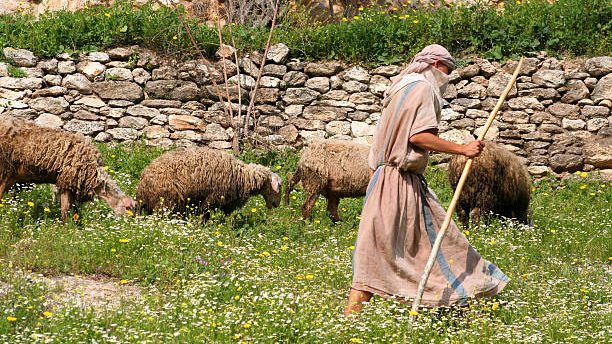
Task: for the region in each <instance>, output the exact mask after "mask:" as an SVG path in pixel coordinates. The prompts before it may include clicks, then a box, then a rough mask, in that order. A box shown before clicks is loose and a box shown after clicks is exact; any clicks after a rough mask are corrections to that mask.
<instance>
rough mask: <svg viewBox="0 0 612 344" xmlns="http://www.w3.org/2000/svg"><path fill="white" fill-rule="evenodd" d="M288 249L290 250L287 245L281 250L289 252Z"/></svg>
mask: <svg viewBox="0 0 612 344" xmlns="http://www.w3.org/2000/svg"><path fill="white" fill-rule="evenodd" d="M287 249H289V246H287V245H283V246H281V250H283V251H287Z"/></svg>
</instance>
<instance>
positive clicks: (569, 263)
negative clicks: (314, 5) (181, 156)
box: [0, 146, 612, 343]
mask: <svg viewBox="0 0 612 344" xmlns="http://www.w3.org/2000/svg"><path fill="white" fill-rule="evenodd" d="M100 148H101V150H102V152H103V155H104V157H105V161H106V163H107V164H108V166H109V171H110V173H111V175H112V176H113V177H114V178H115V179H116V180H117V181H118V182H119V184H120V185H121V186H122V187H123V188H124V190H126V191H127V192H128V193H129V194H131V195H133V194H134V189H135V185H136V183H137V179H138V175H139V173H140V171H141V170H142V169H143V168H144V167H145V166H146V165H147V163H148V162H149V161H150V160H151V159H153V158H154V157H156V156H158V155H159V154H161V150H158V149H149V148H143V147H141V146H136V147H132V148H130V147H125V146H114V147H110V146H101V147H100ZM242 158H243V159H245V160H247V161H256V162H260V163H263V164H265V165H267V166H270V167H271V168H272V169H274V170H278V172H279V173H280V174H281V175H282V176H283V177H284V176H285V174H286V173H287V172H290V171H291V170H292V169H293V168H294V166H295V163H296V161H297V154H296V153H295V152H289V151H286V152H267V153H266V152H257V151H252V150H250V151H246V152H245V153H243V155H242ZM427 178H428V181H429V185H430V187H431V188H433V189H434V190H435V191H436V193H437V194H438V196H439V197H440V199H441V201H442V202H443V204H444V205H445V206H446V205H447V204H448V201H449V199H450V197H451V194H452V190H450V189H449V187H448V186H447V182H446V180H445V173H444V171H442V170H439V169H437V168H430V169H429V171H428V175H427ZM534 187H535V190H534V199H533V203H532V207H533V211H534V222H535V226H534V227H531V228H530V227H525V226H521V225H518V224H516V223H513V222H511V221H503V220H494V221H492V222H491V223H490V224H489V225H482V226H479V227H476V228H471V229H470V232H469V234H468V235H467V237H468V239H469V240H470V242H471V243H472V244H473V245H474V247H475V248H476V249H477V250H478V251H479V252H480V253H481V254H482V255H483V256H484V257H485V258H487V259H489V260H491V261H493V262H494V263H496V264H497V265H498V266H499V267H500V268H501V269H502V270H503V271H504V272H505V273H506V274H507V275H508V276H509V277H510V278H511V282H510V283H509V285H508V286H507V287H506V289H504V291H503V292H502V293H501V294H500V295H499V296H497V297H496V298H494V299H486V300H479V301H475V302H473V303H472V304H471V306H470V307H469V308H468V309H464V310H455V309H451V310H448V309H430V310H425V311H423V312H422V313H421V314H420V315H419V321H418V323H417V324H416V325H415V326H414V327H412V328H411V327H410V325H409V316H408V311H409V305H403V304H398V303H395V302H392V301H388V300H384V299H380V298H375V299H374V301H373V302H372V303H371V304H369V305H368V306H367V307H366V308H365V310H364V312H363V314H362V315H361V316H359V317H357V318H353V319H345V318H343V317H342V316H341V313H342V309H343V307H344V305H345V299H346V294H347V291H348V286H349V283H350V279H351V256H352V246H353V245H354V242H355V236H356V234H357V227H358V223H359V221H358V216H359V213H360V210H361V203H362V199H344V200H342V202H341V205H340V214H341V216H342V218H343V219H344V221H342V222H341V223H339V224H337V225H333V224H332V223H331V222H330V220H329V219H328V218H327V215H326V213H325V201H324V200H320V201H319V202H318V203H317V205H316V207H315V210H314V217H313V219H312V221H303V220H301V218H300V205H301V202H302V201H303V200H304V194H303V192H302V191H301V190H300V189H298V191H295V192H294V193H292V198H293V199H292V200H291V204H290V205H289V206H285V205H281V207H279V208H277V209H273V210H268V209H266V208H265V205H264V201H263V198H261V196H257V197H253V198H251V200H250V201H249V203H248V204H247V205H246V206H245V207H243V208H241V209H239V210H237V211H235V212H234V213H233V214H231V215H227V216H226V215H223V214H220V213H215V214H214V216H213V217H212V219H211V220H210V221H208V222H206V223H201V221H200V220H199V218H198V217H195V216H194V217H190V218H186V219H185V218H180V217H173V216H150V217H123V218H119V217H115V216H114V215H113V214H112V213H111V212H110V210H109V208H108V207H107V206H106V205H105V204H103V203H102V202H100V201H96V202H93V203H89V204H85V205H83V206H81V208H80V209H79V215H80V217H79V219H78V221H77V222H76V223H75V222H73V221H69V222H68V223H66V224H60V223H59V221H58V218H59V205H58V204H55V203H53V202H52V201H51V197H52V195H51V190H50V188H49V187H48V186H36V187H33V188H23V189H21V190H18V191H14V192H11V193H10V194H9V195H7V196H5V197H4V198H3V200H2V203H1V204H2V206H1V207H0V219H1V221H0V290H2V286H3V284H4V285H6V286H7V287H6V288H5V289H6V290H7V294H6V295H5V296H4V297H2V296H0V341H1V342H10V343H19V342H22V343H26V342H27V343H31V342H45V341H50V342H58V343H75V342H92V341H94V340H95V341H98V342H100V341H103V342H138V343H141V342H164V343H166V342H175V343H184V342H194V343H202V342H215V343H237V342H241V341H242V342H250V343H256V342H257V343H279V342H282V343H297V342H299V343H304V342H305V343H323V342H325V343H354V342H362V343H407V342H449V343H455V342H461V343H463V342H470V343H474V342H475V343H488V342H493V341H499V342H505V343H513V342H517V341H518V342H530V343H541V342H580V343H582V342H586V343H602V342H609V341H610V338H611V333H610V328H611V325H612V321H611V320H612V318H611V314H610V311H611V308H610V304H611V301H612V300H611V295H612V290H611V287H610V285H611V283H610V282H611V280H610V264H611V262H612V261H611V260H610V259H611V258H610V257H612V245H611V243H612V240H610V239H611V238H610V229H611V227H612V213H611V211H610V201H611V198H612V190H611V189H612V184H610V183H605V182H602V181H600V180H597V179H596V177H594V176H590V175H589V176H586V177H581V176H580V175H575V176H572V178H570V179H568V180H565V181H556V180H553V179H545V180H543V181H540V182H538V183H536V184H535V185H534ZM28 202H30V203H28ZM45 208H47V209H48V211H46V210H45ZM17 270H20V271H28V270H29V271H33V272H35V273H44V274H49V275H63V274H78V275H88V274H93V273H95V274H98V275H107V276H109V277H112V278H115V279H116V280H117V281H119V280H127V281H128V284H129V285H137V286H139V287H141V288H142V294H143V298H142V299H139V300H136V301H126V302H124V303H122V305H121V306H120V307H119V308H117V309H110V310H107V311H100V310H97V311H94V310H87V309H80V308H78V307H77V306H73V305H70V304H66V305H64V307H58V308H56V309H53V308H52V307H51V306H50V305H49V302H48V301H49V300H48V299H47V298H48V297H49V290H48V288H47V287H45V285H43V284H41V283H39V282H35V281H32V280H30V279H28V278H27V277H25V276H23V275H21V274H16V271H17ZM0 295H1V292H0ZM43 312H50V313H47V315H44V313H43ZM49 315H50V316H49ZM9 319H11V320H14V321H9Z"/></svg>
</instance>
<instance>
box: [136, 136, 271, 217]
mask: <svg viewBox="0 0 612 344" xmlns="http://www.w3.org/2000/svg"><path fill="white" fill-rule="evenodd" d="M280 187H281V179H280V177H279V176H278V175H277V174H276V173H273V172H272V171H270V169H269V168H267V167H264V166H261V165H257V164H246V163H244V162H242V161H240V160H238V159H236V158H235V157H234V156H233V155H231V154H229V153H226V152H223V151H219V150H213V149H209V148H203V147H192V148H186V149H178V150H175V151H170V152H166V153H164V154H163V155H161V156H160V157H158V158H157V159H155V160H153V161H152V162H151V164H149V165H148V166H147V167H146V168H145V169H144V171H143V172H142V174H141V177H140V182H139V183H138V187H137V189H136V199H137V201H138V203H139V206H140V209H141V211H143V212H144V213H147V214H150V213H152V212H153V211H157V210H162V209H164V208H165V209H168V210H170V211H174V212H184V211H185V210H187V207H192V206H193V207H195V209H196V210H197V211H198V212H200V213H205V212H206V211H207V210H209V209H213V208H219V209H221V210H222V211H223V212H224V213H226V214H229V213H231V212H232V211H233V210H235V209H236V208H238V207H241V206H243V205H244V204H245V203H246V202H247V200H248V199H249V197H250V196H253V195H262V196H263V197H264V199H265V201H266V206H267V207H268V208H272V207H278V205H279V203H280V200H281V193H280Z"/></svg>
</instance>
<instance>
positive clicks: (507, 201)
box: [448, 141, 531, 228]
mask: <svg viewBox="0 0 612 344" xmlns="http://www.w3.org/2000/svg"><path fill="white" fill-rule="evenodd" d="M466 161H467V158H466V157H465V156H459V155H455V156H453V157H452V158H451V160H450V162H449V164H448V181H449V182H450V185H451V187H452V188H453V189H455V188H456V187H457V184H458V183H459V178H460V177H461V173H462V172H463V167H464V166H465V162H466ZM530 198H531V178H530V176H529V173H528V172H527V168H526V167H525V166H524V165H523V164H522V163H521V161H520V160H519V158H518V157H517V156H516V155H514V154H512V153H511V152H510V151H508V150H507V149H505V148H504V147H503V146H501V145H499V144H497V143H494V142H491V141H487V142H486V143H485V147H484V150H483V151H482V154H481V155H480V156H478V157H477V158H475V159H474V162H473V163H472V168H471V170H470V174H469V175H468V177H467V179H466V181H465V184H464V187H463V191H462V192H461V195H460V196H459V202H458V204H457V215H458V216H459V220H460V221H461V223H462V224H463V226H464V227H466V228H467V227H468V226H469V222H470V216H472V223H474V224H478V223H479V222H480V217H481V216H483V215H486V214H488V213H494V214H497V215H501V216H504V217H508V218H516V219H517V220H519V221H520V222H522V223H525V224H527V223H528V208H529V201H530Z"/></svg>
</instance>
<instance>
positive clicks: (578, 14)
mask: <svg viewBox="0 0 612 344" xmlns="http://www.w3.org/2000/svg"><path fill="white" fill-rule="evenodd" d="M413 3H415V4H416V3H417V1H413ZM505 3H506V5H505V6H504V7H505V8H504V10H503V11H502V10H500V9H499V8H496V7H493V6H488V5H486V4H485V3H484V2H479V3H478V4H476V5H473V6H454V5H448V6H442V7H439V8H428V7H427V6H425V7H418V6H416V5H415V6H406V7H401V6H400V7H399V8H397V9H396V10H391V11H388V10H387V9H385V10H384V11H383V10H381V9H379V8H376V7H370V8H365V9H363V10H362V11H360V12H359V13H358V15H356V16H354V17H352V18H344V19H345V20H344V21H343V20H340V21H339V22H332V23H320V22H316V21H315V20H314V19H312V18H310V17H309V16H308V15H307V14H306V12H304V11H300V10H292V11H289V13H288V14H287V15H286V16H284V17H283V18H281V20H280V22H279V25H278V27H277V28H276V29H275V31H274V35H273V43H279V42H282V43H285V44H287V45H288V46H289V47H290V49H291V53H290V54H291V57H294V58H300V59H306V60H320V59H336V60H343V61H346V62H350V63H359V64H364V65H370V66H375V65H381V64H390V63H397V62H407V61H408V60H409V59H410V58H411V57H412V56H413V55H414V54H415V53H416V52H418V51H419V50H421V49H422V48H423V47H424V46H426V45H428V44H432V43H438V44H442V45H444V46H445V47H447V48H448V49H449V51H450V52H451V53H453V54H454V55H456V56H460V57H462V56H465V57H470V56H473V55H479V56H484V57H487V58H491V59H495V60H502V59H507V58H510V57H516V56H519V55H525V54H528V55H533V54H535V53H537V52H539V51H541V50H545V51H547V52H548V53H549V54H551V55H555V56H561V55H566V54H568V55H574V56H576V55H587V56H595V55H605V54H609V53H610V51H611V49H612V38H611V37H612V33H611V32H610V31H611V29H612V21H611V20H610V18H611V17H612V0H557V1H555V2H554V3H553V4H549V3H548V2H547V1H546V0H526V1H522V2H521V1H505ZM413 7H414V8H413ZM186 22H187V23H188V25H189V27H190V31H191V32H192V33H193V36H194V39H195V40H196V41H197V43H198V45H199V47H200V48H201V49H202V51H203V53H204V55H205V56H207V57H210V58H213V57H214V53H215V51H216V50H217V47H218V45H219V40H218V37H217V32H216V29H215V28H211V27H208V26H206V25H202V24H199V23H197V22H196V21H195V20H187V21H186ZM232 31H233V36H234V41H235V45H236V47H237V48H238V49H239V50H241V51H252V50H257V51H263V49H264V47H265V44H266V41H267V38H268V34H269V29H268V28H267V27H259V28H253V27H247V26H242V25H237V26H235V27H233V29H232ZM223 35H224V42H231V41H232V40H231V38H230V35H229V30H228V28H227V27H226V28H225V29H224V30H223ZM133 44H138V45H140V46H142V47H146V48H150V49H153V50H156V51H158V52H160V53H163V54H170V55H173V56H175V57H179V58H184V59H188V58H199V57H200V56H199V55H198V53H197V50H196V49H194V48H193V46H192V44H191V41H190V39H189V37H188V35H187V33H186V30H185V28H184V27H183V26H182V25H181V23H180V21H179V19H178V16H177V14H176V13H175V12H174V11H172V10H170V9H167V8H161V9H155V7H153V6H151V5H150V4H146V5H143V6H141V7H135V6H134V5H133V4H132V3H131V2H130V1H127V0H123V1H117V2H115V4H114V5H112V6H110V7H101V6H92V7H89V8H85V9H82V10H79V11H76V12H74V13H73V12H67V11H59V12H54V13H47V14H44V15H43V16H41V17H40V18H33V17H31V16H28V15H24V14H15V15H12V16H9V15H0V48H4V47H6V46H10V47H14V48H24V49H29V50H31V51H33V52H34V53H36V54H37V55H38V56H41V57H52V56H55V55H56V54H58V53H61V52H68V53H74V54H76V53H79V52H82V51H85V52H88V51H95V50H103V49H107V48H110V47H115V46H122V45H133Z"/></svg>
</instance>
